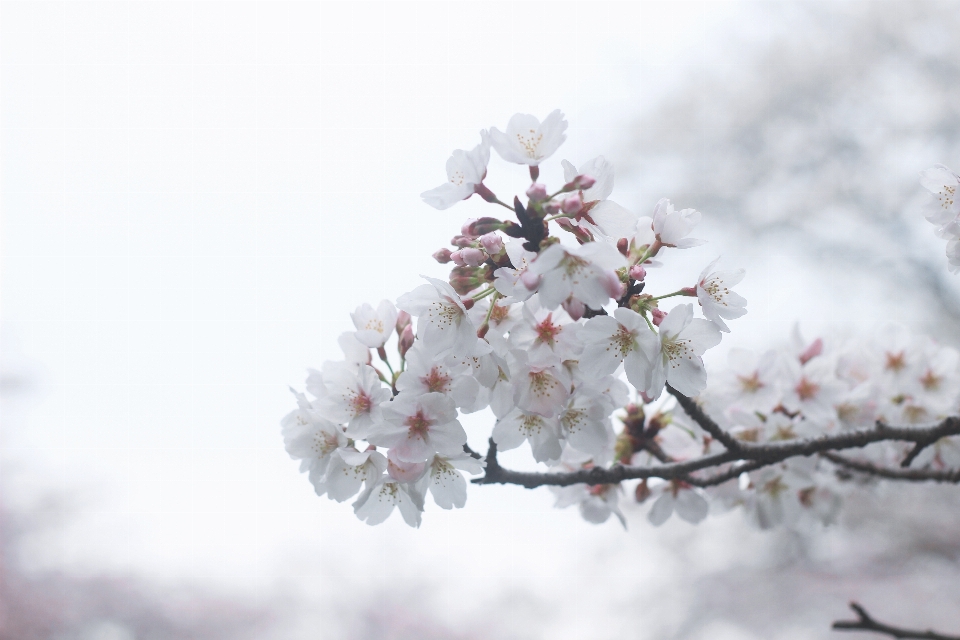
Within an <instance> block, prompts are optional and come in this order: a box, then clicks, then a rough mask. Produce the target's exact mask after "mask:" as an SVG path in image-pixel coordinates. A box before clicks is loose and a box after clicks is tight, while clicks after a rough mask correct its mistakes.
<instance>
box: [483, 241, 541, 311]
mask: <svg viewBox="0 0 960 640" xmlns="http://www.w3.org/2000/svg"><path fill="white" fill-rule="evenodd" d="M523 243H524V241H523V240H517V239H516V238H511V239H510V240H508V241H507V242H505V243H504V249H506V252H507V256H508V257H509V258H510V264H512V265H513V266H514V267H515V268H510V267H500V268H499V269H497V270H496V271H495V272H494V274H493V275H494V276H495V277H496V280H494V283H493V286H494V287H495V288H496V289H497V292H498V293H499V294H500V295H501V296H503V299H502V300H500V304H505V305H511V304H514V303H516V302H523V301H525V300H529V299H530V296H532V295H533V294H534V292H535V291H536V289H537V281H536V278H535V277H534V278H533V282H532V284H533V286H532V287H527V286H526V284H525V281H527V282H530V281H531V277H530V276H528V277H526V278H525V277H524V274H526V273H527V271H528V269H529V267H530V264H531V263H533V261H534V259H535V258H536V257H537V254H535V253H534V252H532V251H527V250H526V249H524V248H523ZM532 275H533V274H531V276H532Z"/></svg>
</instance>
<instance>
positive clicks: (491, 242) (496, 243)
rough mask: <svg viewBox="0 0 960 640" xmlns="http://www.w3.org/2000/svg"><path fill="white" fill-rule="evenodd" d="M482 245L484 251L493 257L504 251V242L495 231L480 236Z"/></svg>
mask: <svg viewBox="0 0 960 640" xmlns="http://www.w3.org/2000/svg"><path fill="white" fill-rule="evenodd" d="M480 245H481V246H482V247H483V249H484V251H486V252H487V253H489V254H490V255H491V256H495V255H497V254H498V253H500V252H501V251H503V240H501V239H500V236H499V235H497V234H496V233H494V232H493V231H491V232H490V233H487V234H484V235H482V236H480Z"/></svg>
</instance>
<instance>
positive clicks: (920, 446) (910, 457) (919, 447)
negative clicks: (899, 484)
mask: <svg viewBox="0 0 960 640" xmlns="http://www.w3.org/2000/svg"><path fill="white" fill-rule="evenodd" d="M933 443H934V441H933V440H928V441H927V442H918V443H917V444H915V445H913V449H911V450H910V453H908V454H907V456H906V457H905V458H904V459H903V462H901V463H900V466H901V467H903V468H907V467H909V466H910V465H911V464H912V463H913V461H914V460H916V459H917V456H918V455H920V453H921V452H922V451H923V450H924V449H926V448H927V447H929V446H930V445H932V444H933Z"/></svg>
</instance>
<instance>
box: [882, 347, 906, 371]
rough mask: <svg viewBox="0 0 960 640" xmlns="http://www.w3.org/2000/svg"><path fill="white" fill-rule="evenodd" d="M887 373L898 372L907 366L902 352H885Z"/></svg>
mask: <svg viewBox="0 0 960 640" xmlns="http://www.w3.org/2000/svg"><path fill="white" fill-rule="evenodd" d="M885 366H886V369H887V370H888V371H894V372H899V371H901V370H903V368H904V367H906V366H907V359H906V356H904V355H903V351H901V352H900V353H890V352H889V351H888V352H887V364H886V365H885Z"/></svg>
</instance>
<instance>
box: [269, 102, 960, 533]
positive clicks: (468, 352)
mask: <svg viewBox="0 0 960 640" xmlns="http://www.w3.org/2000/svg"><path fill="white" fill-rule="evenodd" d="M566 127H567V123H566V121H565V120H564V118H563V114H561V113H560V112H559V111H554V112H553V113H551V114H550V115H549V116H547V118H546V119H545V120H544V121H543V122H540V121H539V120H538V119H537V118H535V117H534V116H530V115H524V114H518V115H515V116H514V117H513V118H511V119H510V122H509V123H508V125H507V127H506V131H500V130H498V129H496V128H492V129H490V130H489V131H481V132H480V143H479V144H478V145H477V146H476V147H474V148H473V149H472V150H470V151H463V150H457V151H454V153H453V155H452V156H451V157H450V159H449V160H448V161H447V167H446V168H447V181H446V182H444V183H443V184H442V185H440V186H439V187H437V188H435V189H432V190H430V191H427V192H424V193H423V194H422V198H423V200H424V201H425V202H426V203H427V204H430V205H432V206H433V207H435V208H437V209H447V208H449V207H452V206H453V205H455V204H456V203H457V202H459V201H461V200H465V199H468V198H471V197H473V195H474V194H476V195H478V196H479V197H480V198H482V199H483V200H484V201H486V202H487V203H490V205H492V206H493V207H502V208H503V209H506V210H507V211H508V212H509V213H508V215H507V217H503V216H501V217H494V216H488V217H482V218H476V219H468V220H466V221H465V222H464V223H463V224H462V226H461V229H460V233H459V234H457V235H456V236H454V237H453V239H452V240H451V243H450V244H451V246H450V247H445V248H442V249H440V250H438V251H437V252H436V253H434V255H433V257H434V259H435V260H436V261H437V262H439V263H440V264H451V265H452V267H451V270H450V272H449V275H448V277H447V278H445V279H437V278H431V277H426V276H424V284H422V285H420V286H418V287H417V288H415V289H414V290H413V291H410V292H408V293H405V294H403V295H401V296H400V297H399V298H397V300H396V304H395V305H394V303H392V302H390V301H386V300H385V301H383V302H381V303H380V304H379V305H378V306H377V308H376V309H374V308H373V307H372V306H370V305H368V304H364V305H362V306H361V307H360V308H358V309H357V310H356V311H355V312H354V313H353V314H352V319H353V323H354V326H355V329H356V330H355V331H352V332H348V333H345V334H344V335H342V336H341V337H340V346H341V348H342V350H343V358H342V359H341V360H338V361H333V362H326V363H324V364H323V367H322V368H321V370H320V371H311V372H310V373H309V376H308V377H307V381H306V394H302V393H298V392H294V394H295V397H296V399H297V409H296V410H294V411H292V412H291V413H290V414H289V415H287V416H286V417H285V418H284V420H283V423H282V432H283V436H284V441H285V444H286V448H287V451H288V452H289V454H290V455H291V457H293V458H295V459H298V460H300V461H301V462H300V465H301V467H300V468H301V471H303V472H306V473H308V477H309V479H310V482H311V483H312V484H313V486H314V488H315V490H316V492H317V494H318V495H324V494H326V495H327V496H329V497H330V498H331V499H333V500H336V501H339V502H343V501H345V500H348V499H353V508H354V511H355V512H356V514H357V516H358V517H359V518H361V519H362V520H364V521H365V522H367V523H368V524H377V523H379V522H382V521H384V520H385V519H386V518H387V517H389V515H390V514H391V513H392V511H393V509H394V507H396V508H397V510H399V512H400V514H401V516H402V517H403V519H404V520H405V521H406V522H407V523H408V524H409V525H411V526H419V524H420V522H421V515H422V512H423V511H424V506H425V502H426V496H427V494H428V493H429V494H431V495H432V497H433V501H434V502H435V503H436V505H437V506H439V507H440V508H443V509H451V508H453V507H458V508H459V507H463V506H464V504H465V502H466V488H467V483H466V478H465V477H464V475H463V473H462V472H467V473H469V474H480V473H483V474H484V475H483V477H482V478H477V479H475V481H480V482H483V483H489V482H514V483H517V484H522V485H524V486H539V485H541V484H546V485H551V486H553V489H554V491H555V493H556V495H557V506H558V507H565V506H573V505H576V506H578V508H579V509H580V512H581V514H582V515H583V517H584V518H585V519H586V520H588V521H590V522H604V521H607V520H609V519H610V516H611V515H613V516H615V517H616V518H617V519H618V520H620V522H621V523H625V522H626V520H625V518H624V515H623V513H622V511H621V510H620V507H619V498H620V496H622V495H623V494H624V493H627V488H626V487H625V486H624V481H623V480H622V479H623V478H637V479H640V478H642V480H638V481H637V482H636V484H635V485H634V486H633V487H631V488H630V491H629V492H630V493H632V494H633V495H634V496H635V497H636V501H637V502H641V503H648V504H650V505H652V506H651V507H650V509H649V511H648V519H649V520H650V521H651V522H652V523H653V524H655V525H659V524H662V523H663V522H666V521H667V520H668V519H669V518H670V517H671V516H672V515H673V514H674V513H676V514H677V515H678V516H679V517H680V518H681V519H683V520H686V521H688V522H691V523H696V522H699V521H701V520H703V519H704V518H705V517H706V516H707V514H708V513H709V512H710V511H711V510H714V511H716V510H725V509H729V508H733V507H738V506H739V507H742V508H743V509H744V510H745V511H746V513H747V514H748V517H749V519H750V520H751V521H752V522H754V523H755V524H757V525H758V526H759V527H762V528H768V527H772V526H776V525H781V524H782V525H787V526H795V525H797V524H798V523H801V522H807V521H820V522H829V521H830V520H831V519H833V517H834V516H835V514H836V512H837V510H838V508H839V506H840V503H841V500H842V496H843V493H844V491H845V490H846V487H847V486H849V484H850V483H845V482H844V479H845V478H849V477H850V473H849V468H848V467H843V464H844V463H848V464H849V463H851V460H850V459H848V458H840V459H837V458H836V457H830V455H825V457H824V456H819V455H811V453H810V451H811V450H810V449H808V448H806V447H808V443H811V442H812V443H817V442H819V443H821V444H822V443H825V442H830V443H832V442H835V441H839V440H831V438H833V437H837V438H840V439H841V440H842V439H843V438H844V437H846V436H843V434H853V435H854V436H855V437H856V438H863V437H864V434H867V435H870V439H868V440H863V441H862V443H861V444H854V445H851V444H847V445H845V448H847V449H849V448H851V447H855V446H863V445H864V444H865V445H868V446H866V447H865V448H863V449H861V450H860V453H859V454H855V456H860V458H857V459H854V460H852V464H854V465H860V468H864V466H866V467H867V468H874V467H871V465H880V466H881V467H886V468H889V467H890V466H891V465H892V466H894V467H896V466H897V465H898V464H900V463H907V462H910V463H914V462H915V463H916V464H917V465H921V466H922V467H923V469H926V470H933V471H936V470H939V469H956V468H957V467H960V442H958V438H957V437H955V435H956V434H957V433H958V432H960V422H957V421H955V420H954V421H950V420H948V421H947V422H946V423H944V424H947V427H944V429H946V430H944V429H940V427H936V426H931V425H932V424H933V423H937V422H939V421H942V420H943V419H944V418H946V417H948V416H956V415H958V414H960V395H958V390H960V355H958V353H957V352H956V351H954V350H952V349H949V348H945V347H942V346H939V345H937V344H935V343H934V342H933V341H931V340H929V339H927V338H922V337H916V336H913V335H910V334H909V333H908V332H907V331H906V330H905V329H903V328H902V327H897V326H890V327H886V328H885V329H883V330H882V331H881V332H880V333H878V334H877V335H876V336H874V337H873V338H872V339H869V340H851V341H839V342H837V343H835V344H827V342H825V341H824V340H822V339H817V340H814V341H812V342H805V341H804V340H803V339H802V338H801V337H800V336H799V333H797V335H795V336H794V340H793V344H792V345H790V346H789V347H787V348H784V349H780V350H774V351H769V352H767V353H763V354H755V353H751V352H748V351H744V350H737V349H734V350H732V351H731V352H730V364H729V368H728V370H727V371H726V372H723V373H721V374H720V375H719V376H716V377H715V378H714V379H713V380H712V383H711V384H710V386H708V385H707V373H706V370H705V368H704V363H703V360H702V356H703V354H704V352H705V351H706V350H707V349H710V348H711V347H714V346H716V345H718V344H719V343H720V340H721V337H722V335H723V333H727V332H729V331H730V328H729V326H728V324H727V323H728V322H729V321H730V320H733V319H736V318H738V317H741V316H743V315H744V314H745V313H746V300H744V299H743V298H742V297H741V296H740V295H738V294H737V293H735V292H734V291H732V288H733V287H734V286H735V285H737V284H738V283H739V282H740V281H741V280H742V278H743V277H744V272H743V270H742V269H735V270H724V271H718V270H716V266H717V262H718V260H714V261H713V262H711V263H710V264H708V265H706V267H704V269H703V270H702V272H701V273H700V275H699V276H698V277H696V279H694V278H691V281H690V286H686V287H682V288H680V289H679V290H676V291H672V292H666V293H660V294H659V295H655V294H654V293H652V292H650V290H649V289H650V287H651V286H653V285H654V284H655V281H656V277H655V276H656V274H657V273H658V272H659V271H660V269H662V268H663V266H664V265H663V257H664V256H665V255H668V254H669V250H672V249H677V250H679V249H687V248H690V247H695V246H698V245H701V244H703V241H702V240H698V239H696V238H693V237H691V234H692V233H693V231H694V229H695V227H696V225H697V224H698V223H699V221H700V217H701V214H700V213H699V212H698V211H695V210H693V209H680V210H677V209H676V208H675V207H674V206H673V204H672V203H671V202H670V201H669V200H667V199H662V200H660V201H659V202H657V203H656V205H655V206H654V208H653V212H652V215H650V216H640V215H638V214H635V213H633V212H631V211H630V210H629V209H627V208H625V207H623V206H621V205H619V204H617V203H615V202H613V201H612V200H610V199H609V198H610V196H611V195H612V193H613V187H614V170H613V166H612V165H611V163H610V162H608V161H607V160H606V159H604V158H603V157H597V158H593V159H592V160H588V161H586V162H582V163H580V164H579V165H575V164H573V163H572V162H569V161H567V160H563V161H562V162H561V166H562V169H563V173H564V183H563V184H562V185H559V186H555V187H554V188H552V189H551V188H549V187H548V186H547V185H546V184H544V183H541V182H539V177H540V164H541V163H542V162H543V161H545V160H548V159H549V158H551V157H552V156H553V155H554V154H555V153H556V152H557V151H558V149H559V147H560V145H561V144H562V143H563V141H564V139H565V130H566ZM491 147H492V148H493V150H494V151H496V152H497V154H499V155H500V157H501V158H503V159H504V160H506V161H507V162H509V163H514V164H519V165H524V166H526V167H527V171H528V172H529V175H530V180H531V182H530V186H529V187H528V188H527V189H526V191H525V193H524V197H523V199H521V197H520V196H515V197H513V198H512V199H508V201H507V202H505V201H504V200H502V199H501V198H500V197H498V196H497V195H496V194H495V193H494V192H493V191H492V190H491V189H490V188H489V187H488V186H487V185H485V184H484V180H485V179H486V176H487V165H488V162H489V159H490V150H491ZM921 182H922V184H923V185H924V186H926V187H927V188H928V189H930V191H932V192H933V193H934V194H935V195H936V198H935V200H936V202H935V203H934V204H933V205H931V206H932V210H931V212H930V213H929V214H928V215H927V219H928V220H930V221H931V222H933V223H934V224H937V225H938V234H939V235H941V237H945V238H947V240H948V245H947V255H948V258H949V260H950V265H951V269H952V270H953V271H960V205H958V204H957V202H956V201H955V199H954V196H955V194H956V189H957V186H958V185H960V178H958V176H957V175H956V174H954V173H953V172H951V171H949V170H948V169H946V168H945V167H936V168H934V169H930V170H928V171H926V172H924V173H923V174H922V180H921ZM495 210H496V211H500V209H495ZM674 297H679V298H691V299H692V300H690V301H688V302H680V303H679V304H673V305H672V306H671V307H670V308H664V306H666V302H665V301H667V300H669V299H670V298H674ZM698 316H699V317H698ZM388 346H389V348H388ZM665 390H667V391H669V393H670V394H672V395H673V396H675V397H676V399H677V401H678V402H679V404H680V407H678V408H676V409H672V410H668V409H667V408H666V407H667V406H668V405H667V403H668V402H669V401H661V400H660V398H661V396H663V393H664V391H665ZM694 397H696V398H697V399H696V401H694V400H692V399H691V398H694ZM484 410H489V411H490V412H491V413H492V416H493V418H494V423H493V427H492V430H491V431H490V433H489V440H490V442H491V444H490V446H489V450H488V453H487V456H486V458H483V457H482V456H481V455H480V454H478V453H476V452H474V451H473V449H471V448H470V447H469V446H468V443H467V433H466V431H465V430H464V428H463V426H462V425H461V423H460V420H459V418H460V415H461V414H469V413H474V412H479V411H484ZM711 418H712V420H711ZM876 424H886V425H894V426H896V427H898V428H900V427H904V426H905V425H906V426H907V431H908V432H909V433H907V432H902V431H901V432H898V433H900V437H901V440H903V442H898V441H896V440H893V439H891V438H889V437H888V436H885V435H883V434H882V433H881V434H880V435H876V434H877V433H879V431H878V429H880V427H875V426H874V425H876ZM951 425H952V426H951ZM914 426H915V427H916V429H914ZM922 429H927V430H932V431H929V433H930V434H936V437H935V438H934V437H933V435H926V433H927V432H924V433H925V435H923V436H922V437H919V438H918V437H916V436H915V435H914V434H916V433H919V432H920V430H922ZM937 429H940V430H937ZM871 432H872V435H871ZM887 433H889V432H887ZM838 434H839V435H838ZM943 434H947V435H943ZM875 436H876V437H875ZM911 438H912V440H911ZM848 440H849V438H848ZM790 442H794V443H800V444H801V448H803V450H802V451H801V450H800V449H798V448H796V447H794V446H793V445H790V444H786V445H785V446H780V445H781V444H784V443H790ZM858 442H861V441H858ZM911 442H912V443H913V444H914V448H913V449H909V447H910V443H911ZM518 447H529V451H530V453H531V455H532V458H533V462H534V463H536V464H540V465H545V469H547V470H549V471H548V472H547V473H543V472H539V473H522V472H512V471H506V470H504V469H503V468H502V467H500V465H499V463H498V462H497V459H496V453H497V451H498V450H500V451H503V450H509V449H515V448H518ZM778 447H779V449H778ZM775 450H778V451H780V452H781V453H782V452H784V451H787V450H789V451H790V452H791V453H783V455H781V456H780V457H773V458H768V459H766V460H763V459H761V458H760V457H758V456H760V455H761V454H759V453H757V452H758V451H775ZM816 451H817V452H824V453H825V454H830V453H831V452H830V451H826V450H822V449H816ZM798 452H799V453H798ZM751 456H752V457H751ZM858 460H859V462H858ZM688 462H689V463H690V464H688ZM854 468H856V467H854ZM708 469H709V470H710V471H712V472H713V475H704V474H703V473H700V472H704V471H706V470H708ZM845 470H846V471H845ZM958 473H960V472H958ZM511 474H512V475H511ZM658 474H659V475H658ZM888 475H889V474H888ZM958 477H960V476H958ZM585 481H586V482H585Z"/></svg>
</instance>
